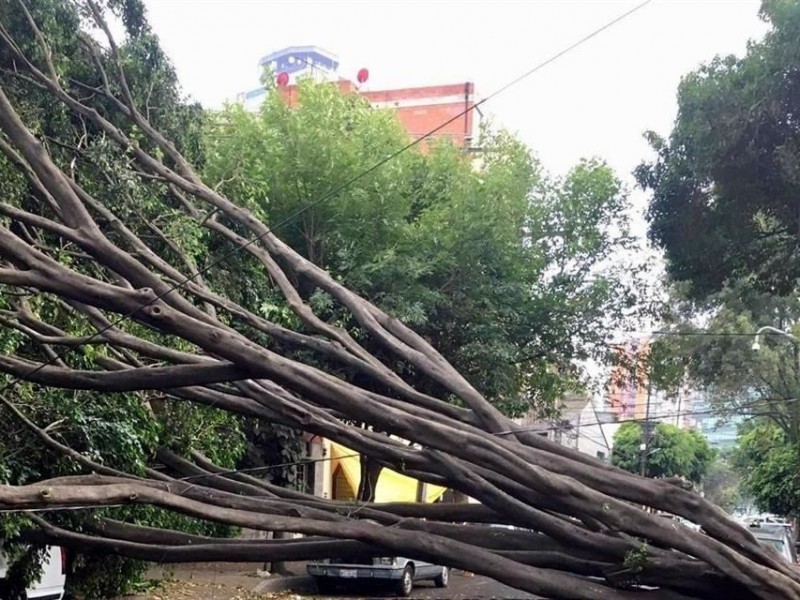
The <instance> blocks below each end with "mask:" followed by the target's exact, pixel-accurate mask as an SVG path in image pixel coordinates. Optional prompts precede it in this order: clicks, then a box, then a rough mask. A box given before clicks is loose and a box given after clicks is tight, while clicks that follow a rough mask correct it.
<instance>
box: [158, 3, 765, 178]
mask: <svg viewBox="0 0 800 600" xmlns="http://www.w3.org/2000/svg"><path fill="white" fill-rule="evenodd" d="M638 3H639V2H638V1H630V0H591V1H588V0H584V1H579V0H561V1H555V0H552V1H545V0H527V1H525V0H519V1H516V2H512V1H505V2H502V1H497V0H493V1H491V2H489V1H487V2H483V1H477V0H473V1H470V0H460V1H456V0H451V1H445V0H439V1H431V0H427V1H425V2H416V1H410V0H405V1H389V0H372V1H366V0H365V1H361V2H357V1H349V2H346V1H341V0H337V1H335V2H334V1H329V2H311V1H304V0H292V1H280V0H147V5H148V8H149V11H150V20H151V22H152V25H153V27H154V29H155V31H156V33H157V34H158V35H159V36H160V38H161V42H162V44H163V46H164V48H165V49H166V51H167V52H168V54H169V55H170V56H171V57H172V59H173V61H174V63H175V66H176V68H177V71H178V75H179V77H180V80H181V82H182V84H183V86H184V90H185V92H186V93H188V94H190V95H191V96H192V97H193V98H195V99H197V100H200V101H201V102H202V103H203V104H204V105H206V106H219V105H220V104H221V103H222V102H223V101H224V100H225V99H226V98H231V97H232V96H234V95H235V94H236V93H237V92H240V91H244V90H247V89H251V88H253V87H255V86H256V85H257V84H258V76H259V71H258V66H257V65H258V60H259V58H260V57H261V56H263V55H264V54H267V53H269V52H272V51H274V50H278V49H280V48H283V47H285V46H292V45H306V44H309V45H317V46H321V47H323V48H325V49H327V50H329V51H331V52H333V53H335V54H337V55H338V56H339V57H340V59H341V67H340V75H341V76H343V77H349V78H353V79H355V73H356V72H357V71H358V69H359V68H361V67H367V68H369V70H370V81H369V82H368V85H369V86H370V88H371V89H382V88H387V87H403V86H413V85H425V84H437V83H460V82H463V81H472V82H474V83H475V85H476V87H477V91H478V94H479V95H481V94H483V95H488V94H490V93H491V92H493V91H494V90H495V89H497V88H499V87H501V86H502V85H504V84H505V83H507V82H508V81H510V80H512V79H514V78H515V77H516V76H518V75H519V74H521V73H523V72H525V71H527V70H528V69H530V68H532V67H534V66H535V65H537V64H538V63H540V62H542V61H543V60H544V59H546V58H548V57H549V56H551V55H552V54H554V53H555V52H557V51H559V50H561V49H563V48H564V47H566V46H568V45H570V44H571V43H573V42H574V41H576V40H577V39H579V38H581V37H582V36H584V35H585V34H587V33H589V32H590V31H592V30H593V29H596V28H597V27H599V26H601V25H603V24H605V23H607V22H608V21H610V20H612V19H614V18H615V17H616V16H618V15H620V14H621V13H623V12H625V11H626V10H628V9H630V8H632V7H633V6H635V5H637V4H638ZM758 7H759V2H758V0H654V1H653V2H652V3H651V4H649V5H647V6H646V7H644V8H643V9H642V10H640V11H638V12H637V13H635V14H634V15H632V16H630V17H628V18H627V19H625V20H624V21H623V22H621V23H619V24H617V25H615V26H614V27H613V28H611V29H608V30H606V31H605V32H603V33H602V34H600V35H599V36H597V37H596V38H594V39H593V40H591V41H589V42H588V43H586V44H584V45H583V46H581V47H580V48H578V49H576V50H574V51H572V52H570V53H569V54H567V55H566V56H564V57H562V58H560V59H559V60H557V61H556V62H554V63H552V64H551V65H549V66H548V67H546V68H545V69H543V70H541V71H539V72H538V73H536V74H534V75H532V76H531V77H529V78H527V79H525V80H524V81H522V82H521V83H519V84H517V85H515V86H514V87H511V88H510V89H508V90H507V91H505V92H504V93H503V94H501V95H500V96H498V97H497V98H496V99H493V100H492V101H491V102H489V103H487V104H486V105H485V111H484V112H486V113H488V114H489V115H490V116H491V117H492V118H493V120H494V122H496V123H497V124H499V125H502V126H504V127H506V128H508V129H510V130H512V131H515V132H517V133H518V134H519V136H520V137H521V138H522V139H523V140H524V141H525V142H526V143H527V144H528V145H529V146H530V147H531V148H533V149H534V150H535V151H536V153H537V154H538V156H539V157H540V159H541V160H542V161H543V162H544V164H545V166H547V167H548V168H549V169H551V170H552V171H554V172H555V173H563V172H564V171H565V170H566V169H568V168H569V166H570V165H572V164H574V163H575V161H577V160H578V159H580V158H581V157H585V156H599V157H602V158H604V159H606V160H607V161H609V163H610V164H611V165H612V166H613V167H614V168H615V169H617V171H618V172H619V173H620V175H621V176H622V177H623V178H625V179H626V180H627V181H630V172H631V170H632V169H633V168H634V167H635V166H636V164H638V162H639V161H640V160H641V159H642V158H643V157H645V156H647V155H648V151H647V146H646V144H645V143H644V141H643V140H642V132H643V131H645V130H647V129H654V130H656V131H657V132H659V133H664V134H666V133H668V132H669V129H670V124H671V123H672V121H673V119H674V118H675V110H676V106H675V90H676V86H677V85H678V83H679V81H680V78H681V76H682V75H683V74H685V73H687V72H688V71H690V70H692V69H693V68H695V67H696V66H697V65H698V64H700V63H701V62H703V61H707V60H709V59H711V58H712V57H713V56H714V55H715V54H730V53H735V54H741V53H742V52H743V51H744V50H745V46H746V43H747V40H748V39H752V38H759V37H761V36H762V35H763V33H764V31H765V29H766V27H765V25H764V23H763V22H761V21H760V20H759V19H758V14H757V13H758Z"/></svg>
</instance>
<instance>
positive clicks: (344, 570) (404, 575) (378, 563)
mask: <svg viewBox="0 0 800 600" xmlns="http://www.w3.org/2000/svg"><path fill="white" fill-rule="evenodd" d="M308 574H309V575H312V576H313V577H314V579H315V580H316V582H317V588H318V589H319V591H320V593H323V594H324V593H326V592H328V591H330V590H331V588H333V587H335V586H336V585H337V584H338V585H342V584H344V583H345V582H347V581H374V582H385V583H387V584H390V585H393V586H394V590H395V593H396V594H397V595H398V596H402V597H406V596H409V595H410V594H411V590H412V589H414V582H415V581H423V580H431V581H433V583H434V584H435V585H436V587H440V588H444V587H447V586H448V584H449V583H450V569H449V568H447V567H440V566H438V565H432V564H431V563H427V562H423V561H420V560H412V559H410V558H402V557H394V556H393V557H381V558H366V559H363V560H355V559H349V560H344V559H341V560H340V559H335V558H334V559H325V560H322V561H317V562H312V563H309V564H308Z"/></svg>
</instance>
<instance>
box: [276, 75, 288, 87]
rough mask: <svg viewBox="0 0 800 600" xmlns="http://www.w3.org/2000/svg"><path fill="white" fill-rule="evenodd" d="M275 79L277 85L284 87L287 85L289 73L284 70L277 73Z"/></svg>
mask: <svg viewBox="0 0 800 600" xmlns="http://www.w3.org/2000/svg"><path fill="white" fill-rule="evenodd" d="M276 81H277V82H278V85H279V86H281V87H286V86H287V85H289V74H288V73H287V72H286V71H283V72H281V73H278V77H277V79H276Z"/></svg>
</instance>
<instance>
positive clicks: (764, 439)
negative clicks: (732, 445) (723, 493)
mask: <svg viewBox="0 0 800 600" xmlns="http://www.w3.org/2000/svg"><path fill="white" fill-rule="evenodd" d="M734 459H735V464H736V466H737V467H738V468H739V469H740V470H741V472H742V475H743V484H744V486H745V489H746V490H747V491H748V492H749V493H750V494H751V495H752V497H753V499H754V500H755V502H756V505H757V506H758V507H759V508H760V509H761V510H764V511H768V512H770V513H774V514H777V515H786V516H790V515H791V516H797V515H798V514H800V481H798V473H800V446H798V445H797V444H791V443H789V441H788V439H787V436H786V433H785V432H784V431H783V430H781V429H780V428H779V427H777V426H776V425H774V424H772V423H769V422H758V423H751V424H750V425H749V426H747V427H745V428H743V429H742V432H741V433H740V435H739V447H738V450H737V452H736V454H735V457H734Z"/></svg>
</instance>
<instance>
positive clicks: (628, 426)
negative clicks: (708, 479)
mask: <svg viewBox="0 0 800 600" xmlns="http://www.w3.org/2000/svg"><path fill="white" fill-rule="evenodd" d="M643 442H644V428H643V427H642V425H641V424H640V423H638V422H636V421H629V422H627V423H624V424H623V425H622V426H621V427H620V428H619V429H618V430H617V433H616V434H614V446H613V451H612V453H611V463H612V464H613V465H614V466H617V467H620V468H622V469H625V470H626V471H630V472H631V473H639V472H640V471H641V464H642V463H641V461H642V451H641V445H642V443H643ZM647 452H648V456H647V459H646V465H647V472H646V473H645V474H646V476H647V477H655V478H665V477H685V478H686V479H688V480H689V481H691V482H693V483H699V482H700V481H701V480H702V479H703V477H704V475H705V474H706V472H707V471H708V468H709V466H710V465H711V462H712V461H713V459H714V451H713V450H712V448H711V447H710V446H709V445H708V441H707V440H706V439H705V438H704V437H703V436H702V434H701V433H700V432H698V431H697V430H695V429H680V428H679V427H676V426H675V425H670V424H668V423H659V424H658V425H656V427H655V429H654V431H653V435H652V438H651V439H650V442H649V443H648V449H647Z"/></svg>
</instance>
